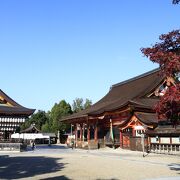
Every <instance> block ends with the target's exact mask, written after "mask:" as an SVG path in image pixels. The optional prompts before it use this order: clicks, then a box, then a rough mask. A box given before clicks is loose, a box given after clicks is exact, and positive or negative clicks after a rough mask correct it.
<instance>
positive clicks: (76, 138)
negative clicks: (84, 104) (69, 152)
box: [75, 124, 78, 147]
mask: <svg viewBox="0 0 180 180" xmlns="http://www.w3.org/2000/svg"><path fill="white" fill-rule="evenodd" d="M77 140H78V124H76V127H75V147H77Z"/></svg>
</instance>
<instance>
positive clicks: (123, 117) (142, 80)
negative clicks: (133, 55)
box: [61, 69, 180, 150]
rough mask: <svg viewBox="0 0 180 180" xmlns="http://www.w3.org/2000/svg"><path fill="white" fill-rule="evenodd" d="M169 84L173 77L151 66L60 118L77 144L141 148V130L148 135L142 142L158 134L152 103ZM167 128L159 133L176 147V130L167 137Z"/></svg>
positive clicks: (93, 146)
mask: <svg viewBox="0 0 180 180" xmlns="http://www.w3.org/2000/svg"><path fill="white" fill-rule="evenodd" d="M173 84H174V80H173V79H171V78H167V77H163V76H160V74H159V69H155V70H153V71H150V72H147V73H145V74H142V75H140V76H137V77H134V78H132V79H129V80H127V81H124V82H121V83H118V84H115V85H113V86H112V87H111V88H110V91H109V92H108V93H107V94H106V95H105V96H104V97H103V98H102V99H101V100H99V101H98V102H97V103H95V104H94V105H92V106H91V107H90V108H88V109H86V110H83V111H81V112H79V113H76V114H73V115H71V116H68V117H66V118H64V119H62V120H61V121H63V122H64V123H69V124H71V129H72V134H75V142H76V146H77V147H84V148H86V147H88V148H99V147H104V146H115V147H118V146H120V147H121V148H127V149H131V150H142V139H141V137H142V135H143V134H145V135H146V132H148V134H149V135H150V136H149V139H148V138H146V139H145V141H146V142H145V145H147V144H148V143H152V142H154V138H155V137H156V136H157V135H160V133H158V132H159V130H157V131H155V129H156V127H157V126H158V123H159V120H158V118H157V115H156V113H155V110H154V106H155V104H156V103H157V102H158V101H159V97H160V96H162V95H163V94H164V93H165V91H166V90H167V88H168V87H169V86H171V85H173ZM167 131H168V130H167V129H166V131H164V132H163V133H161V134H162V135H163V136H166V137H167V136H169V138H170V140H167V142H171V143H172V142H176V145H178V147H179V145H180V140H179V137H180V132H179V131H176V133H174V134H173V138H176V139H173V140H171V138H172V137H171V136H170V135H171V133H167ZM171 131H172V130H171ZM156 132H157V135H156ZM158 138H160V137H158ZM151 140H152V141H151ZM163 140H164V139H163ZM164 141H165V140H164ZM159 142H160V141H157V143H159Z"/></svg>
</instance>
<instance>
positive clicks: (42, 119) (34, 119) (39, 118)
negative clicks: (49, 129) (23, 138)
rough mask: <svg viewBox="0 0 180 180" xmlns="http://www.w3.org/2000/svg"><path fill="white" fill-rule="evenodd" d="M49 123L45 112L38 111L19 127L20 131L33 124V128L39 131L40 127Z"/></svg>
mask: <svg viewBox="0 0 180 180" xmlns="http://www.w3.org/2000/svg"><path fill="white" fill-rule="evenodd" d="M48 121H49V118H48V115H47V113H46V112H45V111H41V110H38V112H36V113H34V114H33V115H32V116H31V117H30V118H28V119H27V120H26V121H25V123H24V124H22V126H21V130H23V129H26V128H28V127H29V126H30V125H31V124H35V126H36V127H37V128H38V129H39V130H41V129H42V126H43V125H44V124H45V123H46V122H48Z"/></svg>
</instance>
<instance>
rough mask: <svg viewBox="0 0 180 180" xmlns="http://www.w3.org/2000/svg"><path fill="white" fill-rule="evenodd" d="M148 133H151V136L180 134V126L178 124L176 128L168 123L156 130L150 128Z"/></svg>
mask: <svg viewBox="0 0 180 180" xmlns="http://www.w3.org/2000/svg"><path fill="white" fill-rule="evenodd" d="M146 134H148V135H150V136H156V135H159V136H169V135H172V136H177V135H178V136H179V135H180V126H177V127H176V128H175V127H173V126H172V125H168V126H158V127H157V128H156V129H155V130H153V131H150V130H148V131H147V132H146Z"/></svg>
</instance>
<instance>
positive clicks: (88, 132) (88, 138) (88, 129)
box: [87, 124, 90, 142]
mask: <svg viewBox="0 0 180 180" xmlns="http://www.w3.org/2000/svg"><path fill="white" fill-rule="evenodd" d="M87 141H88V142H89V141H90V125H89V124H88V125H87Z"/></svg>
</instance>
